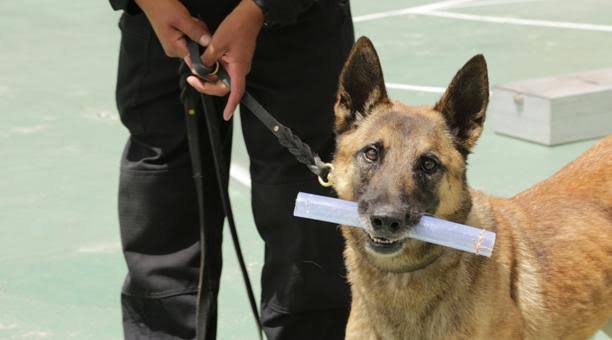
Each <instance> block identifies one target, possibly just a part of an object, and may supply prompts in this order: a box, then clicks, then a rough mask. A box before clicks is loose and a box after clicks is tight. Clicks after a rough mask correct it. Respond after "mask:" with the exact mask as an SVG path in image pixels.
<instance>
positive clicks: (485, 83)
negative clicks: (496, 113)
mask: <svg viewBox="0 0 612 340" xmlns="http://www.w3.org/2000/svg"><path fill="white" fill-rule="evenodd" d="M488 103H489V78H488V75H487V62H486V61H485V58H484V57H483V56H482V54H478V55H476V56H474V57H472V59H470V60H469V61H468V62H467V63H466V64H465V65H464V66H463V67H462V68H461V69H460V70H459V72H457V74H456V75H455V77H454V78H453V80H452V81H451V83H450V85H449V86H448V88H447V89H446V92H445V93H444V95H443V96H442V98H441V99H440V100H439V101H438V103H437V104H436V105H435V107H434V108H435V110H437V111H439V112H441V113H442V115H443V116H444V119H446V123H447V124H448V127H449V128H450V131H451V133H452V134H453V135H454V137H455V140H456V143H457V146H458V147H459V149H460V151H462V153H463V154H464V155H467V154H468V153H469V151H470V149H472V147H473V146H474V145H475V144H476V141H477V140H478V137H480V134H481V133H482V125H483V123H484V120H485V113H486V110H487V104H488Z"/></svg>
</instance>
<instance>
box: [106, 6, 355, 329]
mask: <svg viewBox="0 0 612 340" xmlns="http://www.w3.org/2000/svg"><path fill="white" fill-rule="evenodd" d="M194 1H195V0H194ZM216 2H217V3H223V1H216ZM226 3H228V4H227V5H223V6H226V7H227V8H223V6H219V5H216V6H214V7H210V8H206V7H205V6H206V5H205V4H198V5H197V6H194V5H190V4H188V3H186V4H187V5H188V7H189V8H190V10H191V11H192V13H194V11H196V12H199V13H198V14H200V15H201V17H202V19H203V20H204V21H205V22H206V23H207V24H208V26H209V27H210V28H212V29H214V28H215V27H216V26H217V25H218V24H219V22H220V21H221V20H222V18H223V17H224V16H225V15H227V13H229V11H230V10H231V8H232V7H233V4H231V1H227V2H226ZM198 6H200V8H198ZM120 28H121V31H122V39H121V50H120V57H119V70H118V81H117V106H118V108H119V112H120V116H121V119H122V122H123V123H124V125H125V126H126V127H127V128H128V129H129V131H130V137H129V140H128V141H127V144H126V146H125V151H124V153H123V156H122V160H121V175H120V184H119V220H120V229H121V238H122V243H123V251H124V255H125V259H126V262H127V267H128V275H127V277H126V280H125V283H124V286H123V290H122V308H123V323H124V334H125V337H126V338H127V339H166V338H192V337H194V335H195V329H194V328H195V316H194V315H195V308H196V307H195V304H196V290H197V278H198V269H199V248H200V246H199V233H198V227H199V225H198V212H197V207H196V201H197V200H196V196H195V189H194V184H193V179H192V173H191V164H190V160H189V153H188V146H187V141H186V137H185V122H184V113H183V107H182V105H181V103H180V101H179V88H178V81H179V78H178V72H177V71H178V66H179V61H178V60H176V59H171V58H168V57H166V56H165V55H164V52H163V50H162V48H161V46H160V44H159V41H158V40H157V38H156V37H155V34H154V32H153V31H152V29H151V27H150V25H149V23H148V21H147V19H146V17H145V16H144V15H142V14H140V15H135V16H129V15H125V14H124V15H123V16H122V18H121V21H120ZM353 39H354V36H353V27H352V23H351V17H350V9H349V5H348V1H346V0H321V1H319V2H317V3H315V5H313V7H312V8H310V9H309V10H308V11H307V12H306V13H305V14H304V15H303V16H302V19H301V21H300V22H299V23H298V24H297V25H295V26H291V27H285V28H279V29H267V28H264V29H263V30H262V32H261V34H260V36H259V38H258V44H257V50H256V53H255V57H254V60H253V67H252V70H251V73H250V74H249V76H248V79H247V91H249V92H250V93H251V94H252V95H253V96H254V97H255V98H257V99H258V100H259V101H260V102H261V104H262V105H263V106H264V107H266V108H267V109H268V110H269V111H270V112H271V113H272V114H273V115H275V116H276V118H277V119H278V120H279V121H281V122H282V123H284V124H286V125H287V126H289V127H290V128H291V129H293V131H294V132H295V133H296V134H297V135H299V136H300V137H301V138H302V139H303V140H304V141H306V142H307V143H308V144H309V145H310V146H311V147H312V148H313V149H314V150H315V151H316V152H317V153H319V154H320V155H321V156H322V157H323V158H328V159H329V158H330V156H331V154H332V152H333V147H334V145H333V133H332V125H333V111H332V106H333V102H334V99H335V98H334V96H335V91H336V87H337V79H338V74H339V72H340V69H341V66H342V64H343V62H344V60H345V59H346V57H347V54H348V52H349V50H350V48H351V46H352V43H353ZM218 105H219V107H223V105H224V103H223V100H222V99H220V100H219V103H218ZM240 110H241V118H242V124H243V125H242V130H243V133H244V137H245V141H246V145H247V149H248V153H249V156H250V160H251V167H250V172H251V178H252V202H253V203H252V205H253V206H252V208H253V213H254V217H255V223H256V225H257V228H258V231H259V234H260V235H261V237H262V238H263V240H264V241H265V246H266V248H265V262H264V267H263V273H262V282H261V283H262V296H261V309H262V322H263V325H264V330H265V332H266V334H267V336H268V337H269V338H270V339H341V338H343V336H344V328H345V323H346V318H347V316H348V308H349V303H350V299H349V295H350V293H349V288H348V286H347V283H346V280H345V275H344V273H345V270H344V264H343V260H342V249H343V241H342V238H341V236H340V234H339V232H338V230H337V228H334V227H333V226H330V225H328V224H324V223H318V222H315V221H308V220H303V219H296V218H294V217H293V216H292V208H293V207H292V206H293V202H295V197H296V194H297V192H299V191H304V192H311V193H319V194H331V192H330V191H329V190H325V189H323V188H321V187H320V186H319V185H318V183H317V182H316V179H315V178H314V176H313V175H312V174H311V173H309V172H308V170H307V169H306V167H305V166H303V165H301V164H299V163H298V162H297V161H296V160H295V159H294V158H293V157H292V156H291V155H290V154H289V153H288V152H287V151H286V150H285V149H283V148H282V147H281V146H280V145H279V144H278V142H277V141H276V140H275V138H274V136H273V135H272V134H271V133H270V132H269V131H268V130H266V128H265V127H264V126H263V125H262V124H261V123H260V122H259V121H257V120H256V118H255V117H254V116H253V115H252V114H251V113H250V112H248V109H246V108H244V107H241V108H240ZM219 119H221V117H220V116H219ZM222 130H223V131H222V135H223V138H224V141H225V142H224V147H225V150H224V151H225V153H226V156H227V159H229V152H230V146H231V132H232V128H231V123H224V124H222ZM202 131H206V129H202ZM207 139H208V138H207V136H203V140H205V141H206V140H207ZM205 145H206V143H205ZM203 157H204V162H205V164H206V166H205V167H206V169H205V173H204V177H205V178H204V180H205V190H206V193H205V195H206V196H207V197H209V198H210V199H209V200H208V201H209V204H208V205H207V207H206V209H207V210H206V214H205V215H206V217H207V221H206V223H207V224H208V225H211V226H219V225H220V224H222V223H223V219H224V215H223V211H222V208H221V205H220V203H219V200H218V199H216V198H217V197H218V195H219V193H218V190H217V185H216V184H215V183H216V179H215V176H214V172H213V169H212V159H211V157H210V152H209V150H206V148H205V149H204V155H203ZM214 229H217V227H215V228H214ZM219 240H220V236H219ZM244 310H245V313H248V306H245V307H244ZM220 337H221V338H223V334H220Z"/></svg>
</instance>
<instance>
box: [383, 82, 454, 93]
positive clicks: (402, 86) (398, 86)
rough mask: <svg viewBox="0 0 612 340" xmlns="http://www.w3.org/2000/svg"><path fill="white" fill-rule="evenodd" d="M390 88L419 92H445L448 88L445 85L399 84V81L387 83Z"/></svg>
mask: <svg viewBox="0 0 612 340" xmlns="http://www.w3.org/2000/svg"><path fill="white" fill-rule="evenodd" d="M385 85H386V86H387V88H388V89H393V90H407V91H418V92H430V93H444V90H446V89H445V88H444V87H435V86H419V85H408V84H397V83H385Z"/></svg>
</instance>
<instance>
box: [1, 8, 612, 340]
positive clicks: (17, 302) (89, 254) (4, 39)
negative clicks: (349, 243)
mask: <svg viewBox="0 0 612 340" xmlns="http://www.w3.org/2000/svg"><path fill="white" fill-rule="evenodd" d="M427 3H431V1H425V0H413V1H400V0H392V1H391V0H389V1H384V2H381V1H376V2H373V1H368V0H354V1H352V5H353V12H354V15H355V16H360V15H365V14H369V13H373V12H380V11H388V10H394V9H401V8H408V7H414V6H419V5H423V4H427ZM443 10H444V11H450V12H453V13H466V14H477V15H486V16H497V17H499V16H511V17H516V18H528V19H537V20H552V21H564V22H577V23H591V24H598V25H608V26H610V25H612V17H611V16H610V15H609V13H610V11H612V3H610V2H609V1H607V0H588V1H580V2H578V1H573V0H563V1H555V0H548V1H546V0H511V1H508V0H497V2H493V1H490V0H475V1H472V2H467V3H463V4H460V5H457V6H456V7H449V8H444V9H443ZM0 13H2V16H1V17H2V20H0V32H1V33H0V114H1V116H0V117H1V118H0V159H2V166H0V178H1V179H2V180H1V181H0V235H2V236H1V237H0V339H39V338H41V339H42V338H47V339H66V338H76V339H119V338H121V334H122V333H121V323H120V321H121V316H120V309H119V299H118V298H119V287H120V285H121V282H122V280H123V276H124V275H125V266H124V263H123V259H122V256H121V253H120V246H119V239H118V226H117V217H116V212H115V210H116V209H115V207H116V197H115V196H116V191H117V188H116V186H117V176H118V160H119V155H120V153H121V149H122V146H123V143H124V142H125V139H126V137H127V135H126V132H125V130H124V129H123V128H122V126H121V125H120V123H119V120H118V117H117V113H116V109H115V104H114V94H113V90H114V82H115V68H116V60H117V46H118V38H119V32H118V29H117V26H116V21H117V18H118V14H117V13H114V12H112V11H111V9H110V7H109V6H108V4H107V3H106V2H105V1H95V2H94V1H62V2H51V1H44V0H25V1H22V2H19V3H15V2H11V1H3V2H1V3H0ZM356 31H357V34H358V35H368V36H369V37H370V38H371V39H372V40H373V41H374V43H375V45H376V47H377V48H378V51H379V53H380V56H381V59H382V63H383V67H384V70H385V76H386V80H387V81H388V82H390V83H403V84H410V85H420V86H435V87H443V86H445V85H446V84H447V82H448V81H449V80H450V78H451V77H452V75H453V74H454V72H455V71H456V70H457V69H458V68H459V67H460V66H461V65H462V64H463V63H464V62H465V61H466V60H467V59H468V58H469V57H470V56H472V55H473V54H476V53H484V54H485V56H486V57H487V60H488V63H489V69H490V71H489V72H490V78H491V83H492V84H498V83H504V82H508V81H513V80H519V79H528V78H533V77H540V76H549V75H556V74H562V73H569V72H576V71H582V70H590V69H597V68H605V67H611V66H612V59H610V55H611V54H612V33H611V32H605V31H593V30H576V29H568V28H561V27H556V28H547V27H534V26H518V25H512V24H501V23H485V22H479V21H464V20H457V19H447V18H439V17H432V16H423V15H404V16H396V17H389V18H384V19H379V20H372V21H362V22H358V23H357V24H356ZM390 92H391V95H392V96H393V97H394V98H395V99H400V100H402V101H405V102H407V103H412V104H417V103H433V102H434V101H435V100H436V99H437V97H438V96H439V94H436V93H428V92H419V91H405V90H391V91H390ZM593 143H594V141H585V142H579V143H573V144H567V145H562V146H557V147H552V148H550V147H545V146H541V145H535V144H531V143H528V142H524V141H518V140H515V139H511V138H508V137H502V136H499V135H495V134H493V133H492V132H491V131H490V130H487V131H486V132H485V134H484V137H483V138H482V139H481V141H480V143H479V145H478V147H477V149H476V150H475V153H474V155H473V157H472V158H471V161H470V170H469V181H470V183H471V184H472V185H473V186H474V187H476V188H479V189H483V190H485V191H488V192H490V193H493V194H497V195H512V194H514V193H516V192H518V191H520V190H522V189H524V188H526V187H528V186H529V185H531V184H533V183H536V182H537V181H539V180H541V179H543V178H546V177H547V176H549V175H551V174H552V173H553V172H555V171H556V170H558V169H559V168H561V167H562V166H563V165H564V164H566V163H567V162H569V161H571V160H572V159H574V158H575V157H576V156H577V155H578V154H580V153H581V152H583V151H584V150H586V149H587V148H588V147H589V146H591V145H592V144H593ZM246 159H247V158H246V156H245V151H244V145H243V141H242V138H241V137H240V134H239V133H237V134H236V142H235V152H234V162H235V163H236V164H237V165H238V167H239V168H242V169H246V168H247V167H248V164H247V161H246ZM231 195H232V199H233V203H234V205H235V211H236V214H237V222H238V225H239V226H240V229H241V230H240V233H241V238H242V241H243V245H244V249H245V252H246V258H247V262H248V265H249V270H250V272H251V275H252V278H253V279H254V281H255V282H258V281H259V274H258V272H259V269H260V267H261V263H262V255H263V250H262V243H261V241H260V240H259V238H258V236H257V233H256V232H255V228H254V225H253V221H252V218H251V215H250V201H249V189H248V187H246V186H244V185H243V184H240V183H238V182H237V181H233V182H232V185H231ZM225 252H226V262H225V268H224V273H223V280H222V289H221V296H220V321H219V333H220V336H219V338H220V339H251V338H253V334H254V333H253V332H254V327H253V322H252V320H251V319H250V315H249V312H248V307H247V304H246V296H245V293H244V292H243V286H242V281H241V279H240V278H239V275H240V274H239V271H238V267H237V264H236V261H235V259H234V256H233V250H232V248H231V245H230V244H229V242H226V243H225ZM257 290H258V291H259V289H258V288H257ZM597 337H598V338H599V339H607V337H606V336H605V335H602V334H599V335H598V336H597Z"/></svg>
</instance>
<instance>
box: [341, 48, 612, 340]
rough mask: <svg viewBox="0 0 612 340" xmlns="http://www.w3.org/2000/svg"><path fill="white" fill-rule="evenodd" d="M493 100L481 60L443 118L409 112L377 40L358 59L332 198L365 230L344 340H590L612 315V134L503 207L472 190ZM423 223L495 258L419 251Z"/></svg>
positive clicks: (356, 241)
mask: <svg viewBox="0 0 612 340" xmlns="http://www.w3.org/2000/svg"><path fill="white" fill-rule="evenodd" d="M488 98H489V86H488V75H487V65H486V61H485V58H484V57H483V56H482V55H476V56H474V57H473V58H472V59H470V60H469V61H468V62H467V63H466V64H465V65H464V66H463V67H462V68H461V69H460V70H459V71H458V72H457V74H456V75H455V77H454V78H453V80H452V81H451V83H450V85H449V86H448V88H447V89H446V92H445V93H444V94H443V95H442V97H441V99H440V100H439V101H438V102H437V103H436V104H435V105H434V106H408V105H405V104H403V103H400V102H397V101H391V100H390V99H389V97H388V96H387V91H386V89H385V83H384V79H383V73H382V68H381V65H380V61H379V58H378V55H377V53H376V51H375V49H374V46H373V45H372V43H371V42H370V40H368V39H367V38H364V37H362V38H360V39H359V40H358V41H357V43H356V44H355V46H354V47H353V49H352V51H351V53H350V56H349V57H348V60H347V62H346V63H345V65H344V67H343V69H342V72H341V75H340V80H339V87H338V92H337V97H336V103H335V107H334V110H335V115H336V118H335V119H336V122H335V130H336V142H337V143H336V144H337V146H336V151H335V154H334V161H333V165H334V168H335V170H334V177H335V184H334V188H335V190H336V192H337V193H338V196H339V197H340V198H342V199H346V200H352V201H357V202H358V207H359V215H360V218H361V219H362V220H363V223H364V225H366V226H367V227H366V229H365V230H363V229H360V228H352V227H348V226H341V230H342V234H343V236H344V238H345V240H346V248H345V251H344V256H345V262H346V267H347V275H348V281H349V283H350V285H351V292H352V306H351V311H350V316H349V320H348V325H347V329H346V339H586V338H588V337H589V336H591V335H592V334H593V333H595V332H596V331H597V329H598V328H600V327H602V326H603V325H604V324H605V323H606V321H607V320H608V318H609V317H610V315H611V312H612V136H609V137H607V138H604V139H603V140H601V141H600V142H598V143H597V144H596V145H595V146H593V147H592V148H591V149H590V150H588V151H587V152H586V153H584V154H583V155H581V156H580V157H579V158H578V159H577V160H575V161H574V162H573V163H571V164H569V165H567V166H566V167H565V168H563V169H562V170H561V171H559V172H558V173H557V174H555V175H554V176H553V177H551V178H549V179H547V180H545V181H543V182H541V183H539V184H537V185H536V186H534V187H532V188H530V189H528V190H526V191H524V192H521V193H519V194H518V195H516V196H514V197H512V198H509V199H502V198H496V197H491V196H488V195H485V194H484V193H481V192H479V191H476V190H472V189H470V187H469V186H468V185H467V180H466V165H467V159H468V155H469V154H470V152H471V150H472V149H473V147H474V145H475V143H476V141H477V140H478V138H479V136H480V134H481V132H482V130H483V123H484V120H485V112H486V108H487V104H488ZM499 151H500V152H503V150H499ZM517 161H518V160H517ZM424 214H429V215H433V216H436V217H439V218H442V219H445V220H449V221H454V222H457V223H462V224H467V225H470V226H473V227H476V228H483V229H486V230H490V231H493V232H495V233H497V241H496V245H495V249H494V250H493V255H492V257H490V258H486V257H483V256H477V255H474V254H469V253H465V252H461V251H458V250H453V249H450V248H445V247H442V246H438V245H434V244H430V243H425V242H422V241H418V240H414V239H408V238H407V236H406V235H407V232H408V230H410V228H411V227H413V226H414V225H416V224H417V223H418V221H419V219H420V217H421V216H422V215H424Z"/></svg>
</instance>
